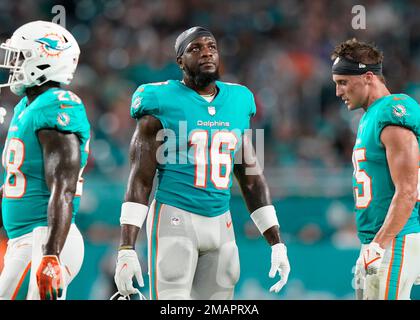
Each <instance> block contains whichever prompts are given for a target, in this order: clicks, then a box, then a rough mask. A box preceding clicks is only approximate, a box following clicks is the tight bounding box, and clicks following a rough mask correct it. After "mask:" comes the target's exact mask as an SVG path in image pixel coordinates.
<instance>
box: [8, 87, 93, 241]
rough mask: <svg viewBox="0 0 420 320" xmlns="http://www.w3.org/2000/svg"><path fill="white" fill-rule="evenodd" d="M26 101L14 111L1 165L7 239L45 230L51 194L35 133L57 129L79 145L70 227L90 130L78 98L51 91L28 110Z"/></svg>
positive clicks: (75, 209) (59, 90)
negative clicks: (74, 136) (42, 228)
mask: <svg viewBox="0 0 420 320" xmlns="http://www.w3.org/2000/svg"><path fill="white" fill-rule="evenodd" d="M27 101H28V99H27V97H24V98H23V99H22V100H21V101H20V102H19V103H18V104H17V105H16V107H15V109H14V115H13V118H12V121H11V123H10V127H9V131H8V134H7V139H6V142H5V146H4V149H3V156H2V163H3V167H4V169H5V173H4V184H3V201H2V215H3V225H4V228H5V230H6V232H7V235H8V237H9V238H10V239H13V238H16V237H19V236H22V235H24V234H27V233H30V232H31V231H32V230H33V229H34V228H35V227H38V226H47V225H48V218H47V208H48V201H49V198H50V194H51V193H50V190H49V189H48V187H47V184H46V181H45V173H44V156H43V153H42V147H41V144H40V142H39V140H38V136H37V133H38V131H39V130H41V129H56V130H58V131H61V132H68V133H74V134H76V135H77V137H78V138H79V141H80V155H81V156H80V168H81V170H80V176H79V180H78V184H77V191H76V196H75V197H74V200H73V220H72V221H73V222H74V217H75V215H76V213H77V211H78V208H79V204H80V196H81V194H82V184H83V179H82V177H81V174H82V171H83V168H84V166H85V165H86V162H87V158H88V153H89V138H90V125H89V122H88V119H87V116H86V112H85V107H84V105H83V103H82V102H81V100H80V98H79V97H77V96H76V95H75V94H74V93H72V92H71V91H67V90H63V89H60V88H51V89H49V90H47V91H45V92H44V93H42V94H40V95H39V96H38V97H36V98H35V100H34V101H33V102H32V103H31V104H29V105H27Z"/></svg>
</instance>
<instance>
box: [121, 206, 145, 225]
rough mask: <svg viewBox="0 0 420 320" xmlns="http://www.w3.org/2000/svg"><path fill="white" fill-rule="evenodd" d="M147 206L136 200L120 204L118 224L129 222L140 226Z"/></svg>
mask: <svg viewBox="0 0 420 320" xmlns="http://www.w3.org/2000/svg"><path fill="white" fill-rule="evenodd" d="M148 210H149V208H148V207H147V206H145V205H144V204H141V203H137V202H124V203H123V204H122V206H121V217H120V224H131V225H134V226H136V227H139V228H141V227H142V225H143V223H144V220H145V219H146V217H147V211H148Z"/></svg>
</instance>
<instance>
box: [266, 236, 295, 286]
mask: <svg viewBox="0 0 420 320" xmlns="http://www.w3.org/2000/svg"><path fill="white" fill-rule="evenodd" d="M277 272H278V273H279V275H280V277H281V278H280V281H278V282H277V283H276V284H274V285H273V286H272V287H271V288H270V292H275V293H278V292H279V291H280V290H281V288H283V286H284V285H285V284H286V282H287V279H288V278H289V272H290V264H289V259H287V248H286V246H285V245H284V244H283V243H276V244H275V245H273V246H271V269H270V272H269V274H268V275H269V277H270V278H274V277H275V275H276V274H277Z"/></svg>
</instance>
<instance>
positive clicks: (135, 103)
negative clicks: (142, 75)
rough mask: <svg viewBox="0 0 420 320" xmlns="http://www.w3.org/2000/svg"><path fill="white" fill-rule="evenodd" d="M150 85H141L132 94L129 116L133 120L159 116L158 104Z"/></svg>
mask: <svg viewBox="0 0 420 320" xmlns="http://www.w3.org/2000/svg"><path fill="white" fill-rule="evenodd" d="M154 89H155V87H154V86H152V85H147V84H146V85H141V86H140V87H138V88H137V90H136V91H135V92H134V94H133V97H132V99H131V108H130V114H131V117H132V118H134V119H139V118H141V117H142V116H144V115H147V114H148V115H152V116H155V117H158V116H159V102H158V99H157V97H156V93H155V92H154Z"/></svg>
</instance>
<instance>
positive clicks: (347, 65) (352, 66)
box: [332, 57, 382, 76]
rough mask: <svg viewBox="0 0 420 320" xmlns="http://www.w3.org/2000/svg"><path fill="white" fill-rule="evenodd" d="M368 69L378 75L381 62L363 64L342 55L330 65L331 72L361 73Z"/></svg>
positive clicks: (380, 71)
mask: <svg viewBox="0 0 420 320" xmlns="http://www.w3.org/2000/svg"><path fill="white" fill-rule="evenodd" d="M368 71H371V72H372V73H373V74H376V75H378V76H381V75H382V63H377V64H365V63H361V62H355V61H351V60H349V59H346V58H344V57H337V58H336V59H335V61H334V64H333V66H332V73H333V74H340V75H343V76H346V75H350V76H352V75H362V74H364V73H366V72H368Z"/></svg>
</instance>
